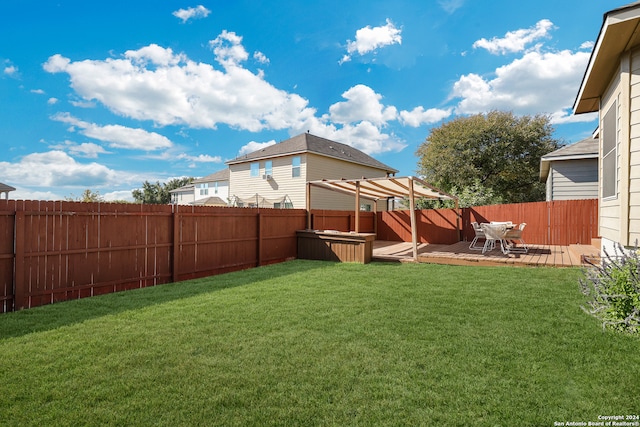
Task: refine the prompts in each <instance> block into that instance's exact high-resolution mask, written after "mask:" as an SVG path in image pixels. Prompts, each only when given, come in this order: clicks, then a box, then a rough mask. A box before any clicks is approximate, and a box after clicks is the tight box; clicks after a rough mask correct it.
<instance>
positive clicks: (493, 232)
mask: <svg viewBox="0 0 640 427" xmlns="http://www.w3.org/2000/svg"><path fill="white" fill-rule="evenodd" d="M480 227H482V231H484V235H485V239H486V240H485V242H484V247H483V248H482V253H486V252H490V251H492V250H493V249H495V247H496V242H500V250H502V253H504V254H506V253H507V245H506V242H505V240H504V236H505V234H506V233H507V226H506V225H505V224H480Z"/></svg>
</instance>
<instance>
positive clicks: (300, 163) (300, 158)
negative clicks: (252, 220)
mask: <svg viewBox="0 0 640 427" xmlns="http://www.w3.org/2000/svg"><path fill="white" fill-rule="evenodd" d="M227 164H228V165H229V171H230V179H229V183H230V185H229V197H230V199H231V202H232V204H233V205H235V206H260V207H272V208H295V209H306V207H307V185H306V183H307V181H316V180H321V179H340V178H363V177H365V178H378V177H386V176H390V175H394V174H395V173H397V172H398V171H397V170H396V169H394V168H392V167H390V166H387V165H385V164H384V163H381V162H379V161H378V160H376V159H374V158H373V157H371V156H369V155H367V154H365V153H363V152H362V151H359V150H357V149H355V148H353V147H351V146H349V145H345V144H341V143H339V142H335V141H331V140H328V139H325V138H321V137H318V136H315V135H311V134H309V133H303V134H300V135H298V136H294V137H293V138H290V139H287V140H285V141H282V142H280V143H278V144H274V145H270V146H268V147H265V148H263V149H261V150H257V151H254V152H252V153H249V154H247V155H245V156H241V157H238V158H236V159H233V160H230V161H227ZM311 191H312V197H311V200H312V203H313V205H312V206H311V208H313V209H335V210H341V209H353V207H354V206H353V203H354V198H353V196H351V195H346V194H342V193H337V192H333V191H329V190H325V189H321V188H313V189H312V190H311ZM372 208H373V207H372V202H371V201H366V200H363V202H362V203H361V209H363V210H372Z"/></svg>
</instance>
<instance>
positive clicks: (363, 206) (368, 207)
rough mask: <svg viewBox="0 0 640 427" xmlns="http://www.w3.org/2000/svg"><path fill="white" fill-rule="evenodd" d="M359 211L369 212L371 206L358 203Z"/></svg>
mask: <svg viewBox="0 0 640 427" xmlns="http://www.w3.org/2000/svg"><path fill="white" fill-rule="evenodd" d="M360 210H361V211H363V212H371V205H370V204H368V203H360Z"/></svg>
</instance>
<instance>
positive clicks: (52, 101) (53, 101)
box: [47, 97, 58, 105]
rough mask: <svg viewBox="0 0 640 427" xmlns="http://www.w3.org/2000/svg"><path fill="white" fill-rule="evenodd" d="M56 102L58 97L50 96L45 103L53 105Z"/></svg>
mask: <svg viewBox="0 0 640 427" xmlns="http://www.w3.org/2000/svg"><path fill="white" fill-rule="evenodd" d="M57 103H58V98H53V97H51V98H49V99H47V104H49V105H54V104H57Z"/></svg>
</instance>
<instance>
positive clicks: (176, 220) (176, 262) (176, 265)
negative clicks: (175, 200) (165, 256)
mask: <svg viewBox="0 0 640 427" xmlns="http://www.w3.org/2000/svg"><path fill="white" fill-rule="evenodd" d="M171 244H172V247H171V249H172V251H171V252H172V255H173V260H172V261H173V262H172V264H171V281H172V282H177V281H178V280H179V277H180V275H179V270H180V214H179V213H178V205H177V204H176V205H175V210H174V211H173V241H172V242H171Z"/></svg>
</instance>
